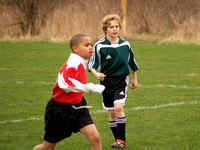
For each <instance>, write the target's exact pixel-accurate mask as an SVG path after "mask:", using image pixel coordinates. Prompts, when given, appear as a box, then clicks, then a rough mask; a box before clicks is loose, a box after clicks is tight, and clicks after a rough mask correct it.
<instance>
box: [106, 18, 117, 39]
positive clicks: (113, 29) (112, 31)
mask: <svg viewBox="0 0 200 150" xmlns="http://www.w3.org/2000/svg"><path fill="white" fill-rule="evenodd" d="M119 29H120V27H119V23H118V21H116V20H111V21H110V25H109V26H108V27H107V32H106V35H107V36H109V37H111V38H115V37H117V36H118V32H119Z"/></svg>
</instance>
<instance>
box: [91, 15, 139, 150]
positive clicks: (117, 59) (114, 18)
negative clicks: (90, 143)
mask: <svg viewBox="0 0 200 150" xmlns="http://www.w3.org/2000/svg"><path fill="white" fill-rule="evenodd" d="M120 28H121V19H120V17H119V16H118V15H115V14H110V15H107V16H105V17H104V19H103V27H102V29H103V31H104V33H105V35H106V36H105V37H104V38H103V39H101V40H100V41H98V42H97V43H96V44H95V46H94V48H93V56H92V57H91V58H90V60H89V64H88V66H89V70H90V71H91V72H92V73H93V74H94V76H96V77H97V78H98V79H99V80H100V83H101V84H102V85H104V86H105V90H104V92H103V93H102V95H103V107H104V109H106V110H108V112H109V126H110V129H111V131H112V133H113V136H114V137H115V143H114V144H112V145H111V146H112V147H113V148H125V147H126V137H125V126H126V117H125V113H124V110H123V106H124V104H125V100H126V96H127V89H128V83H129V77H128V76H129V74H130V71H131V72H132V76H133V78H132V82H131V89H135V88H136V87H137V84H138V83H137V74H136V71H137V70H138V69H139V67H138V65H137V63H136V61H135V59H134V54H133V51H132V49H131V46H130V44H129V42H128V41H126V40H124V39H122V38H121V37H119V35H118V33H119V30H120ZM97 70H99V72H97Z"/></svg>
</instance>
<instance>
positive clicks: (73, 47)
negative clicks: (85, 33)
mask: <svg viewBox="0 0 200 150" xmlns="http://www.w3.org/2000/svg"><path fill="white" fill-rule="evenodd" d="M72 50H73V52H74V53H77V52H78V47H77V46H75V45H74V46H72Z"/></svg>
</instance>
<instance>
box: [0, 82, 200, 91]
mask: <svg viewBox="0 0 200 150" xmlns="http://www.w3.org/2000/svg"><path fill="white" fill-rule="evenodd" d="M15 83H16V84H45V85H54V84H55V82H45V81H41V82H24V81H15ZM0 84H7V82H5V81H0ZM138 87H144V88H182V89H200V86H196V87H191V86H187V85H182V86H177V85H173V84H172V85H163V84H159V85H138Z"/></svg>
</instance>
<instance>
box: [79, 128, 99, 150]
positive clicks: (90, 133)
mask: <svg viewBox="0 0 200 150" xmlns="http://www.w3.org/2000/svg"><path fill="white" fill-rule="evenodd" d="M80 131H81V132H82V133H83V134H84V135H85V136H86V138H87V139H88V141H89V142H90V147H91V150H102V147H101V141H100V135H99V133H98V131H97V128H96V126H95V125H94V124H90V125H87V126H85V127H83V128H81V129H80Z"/></svg>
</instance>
